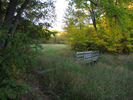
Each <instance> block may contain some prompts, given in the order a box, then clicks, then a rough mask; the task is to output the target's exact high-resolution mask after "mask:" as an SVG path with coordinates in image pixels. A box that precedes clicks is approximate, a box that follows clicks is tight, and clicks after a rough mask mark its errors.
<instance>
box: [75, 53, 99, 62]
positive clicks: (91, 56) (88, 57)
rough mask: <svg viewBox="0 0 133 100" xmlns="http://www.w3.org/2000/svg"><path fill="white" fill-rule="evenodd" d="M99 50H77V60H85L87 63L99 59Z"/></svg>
mask: <svg viewBox="0 0 133 100" xmlns="http://www.w3.org/2000/svg"><path fill="white" fill-rule="evenodd" d="M98 58H99V51H84V52H76V60H84V62H85V63H88V62H93V61H97V60H98Z"/></svg>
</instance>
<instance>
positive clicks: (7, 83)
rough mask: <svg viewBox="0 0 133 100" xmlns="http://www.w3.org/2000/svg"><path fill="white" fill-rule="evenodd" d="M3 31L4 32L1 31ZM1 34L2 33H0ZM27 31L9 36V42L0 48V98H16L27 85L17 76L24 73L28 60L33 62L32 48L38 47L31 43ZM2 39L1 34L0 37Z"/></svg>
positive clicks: (3, 99)
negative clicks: (5, 46) (3, 47)
mask: <svg viewBox="0 0 133 100" xmlns="http://www.w3.org/2000/svg"><path fill="white" fill-rule="evenodd" d="M3 33H4V32H3ZM1 34H2V33H1ZM27 35H28V33H25V34H21V33H17V34H15V36H14V37H13V38H12V37H11V36H9V38H8V40H9V41H10V44H9V45H8V47H7V48H5V49H0V53H1V56H0V66H1V67H0V99H2V100H7V99H8V100H10V99H16V98H18V97H19V96H20V95H21V94H23V93H24V91H25V90H26V89H28V86H27V85H26V84H25V83H24V82H23V81H22V79H21V78H19V74H20V73H24V72H25V71H26V68H27V67H28V63H29V61H31V62H33V61H34V59H33V58H32V56H31V54H32V53H34V52H31V49H32V48H36V49H37V47H38V44H36V43H35V44H36V45H34V46H32V47H31V46H30V45H31V44H33V42H32V41H31V38H29V37H27ZM0 39H1V40H2V36H1V38H0Z"/></svg>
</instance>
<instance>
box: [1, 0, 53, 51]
mask: <svg viewBox="0 0 133 100" xmlns="http://www.w3.org/2000/svg"><path fill="white" fill-rule="evenodd" d="M54 8H55V7H54V2H53V1H51V0H48V1H46V2H41V0H10V1H9V0H0V27H1V28H3V29H4V31H5V32H4V34H2V33H1V40H0V48H1V49H4V48H6V47H7V46H8V44H9V41H8V37H9V36H11V37H13V36H14V33H15V30H16V27H17V25H18V23H19V20H20V19H21V18H22V17H23V18H25V19H28V20H29V21H31V22H33V23H36V21H37V20H39V19H45V20H46V19H49V18H50V19H52V17H53V16H54ZM51 12H52V13H51ZM49 15H50V16H49ZM46 25H48V26H50V25H49V24H46Z"/></svg>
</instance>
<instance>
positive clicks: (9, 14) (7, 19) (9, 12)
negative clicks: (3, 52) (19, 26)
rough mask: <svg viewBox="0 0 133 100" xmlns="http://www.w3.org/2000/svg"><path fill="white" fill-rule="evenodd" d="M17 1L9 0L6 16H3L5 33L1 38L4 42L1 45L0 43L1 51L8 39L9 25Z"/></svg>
mask: <svg viewBox="0 0 133 100" xmlns="http://www.w3.org/2000/svg"><path fill="white" fill-rule="evenodd" d="M17 1H18V0H10V3H9V5H8V8H7V12H6V16H5V21H4V30H5V33H4V35H3V36H2V38H3V39H4V41H1V43H0V48H1V49H4V48H5V47H6V45H7V39H8V38H7V34H8V33H9V30H10V27H11V24H12V19H13V17H14V13H15V10H16V5H17ZM0 15H1V14H0Z"/></svg>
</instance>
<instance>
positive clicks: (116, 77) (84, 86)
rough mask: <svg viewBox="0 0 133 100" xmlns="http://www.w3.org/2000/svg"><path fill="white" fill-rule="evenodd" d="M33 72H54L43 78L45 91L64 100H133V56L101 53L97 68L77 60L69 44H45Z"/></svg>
mask: <svg viewBox="0 0 133 100" xmlns="http://www.w3.org/2000/svg"><path fill="white" fill-rule="evenodd" d="M42 46H43V48H44V49H43V50H42V51H40V52H41V53H40V54H38V55H37V56H36V58H37V61H36V62H35V63H34V64H33V65H31V68H30V69H31V70H33V71H40V70H47V69H53V70H52V71H49V72H46V73H43V74H41V75H39V80H40V83H41V84H42V86H43V89H44V91H46V92H49V93H51V94H53V95H54V96H55V97H56V99H57V98H58V99H60V100H133V86H132V85H133V57H132V56H130V55H117V56H116V55H111V54H100V57H99V60H98V62H97V63H96V64H94V65H85V64H82V63H78V62H76V60H75V51H72V50H71V49H70V47H69V46H67V45H49V44H48V45H42Z"/></svg>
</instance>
